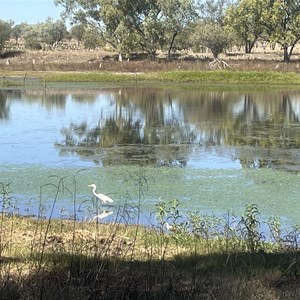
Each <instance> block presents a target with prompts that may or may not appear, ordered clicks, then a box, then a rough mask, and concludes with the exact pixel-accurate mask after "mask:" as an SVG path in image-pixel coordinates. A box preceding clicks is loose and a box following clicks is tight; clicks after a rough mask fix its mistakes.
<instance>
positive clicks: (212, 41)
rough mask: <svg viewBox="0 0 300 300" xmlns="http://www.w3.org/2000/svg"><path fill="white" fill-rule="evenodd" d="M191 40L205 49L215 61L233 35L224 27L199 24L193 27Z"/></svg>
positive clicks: (229, 42)
mask: <svg viewBox="0 0 300 300" xmlns="http://www.w3.org/2000/svg"><path fill="white" fill-rule="evenodd" d="M191 38H192V40H193V42H194V43H195V44H200V45H201V46H204V47H207V48H208V49H209V50H210V51H211V52H212V54H213V57H214V59H217V58H218V56H219V54H221V53H222V52H223V51H224V50H225V49H226V48H228V47H229V46H230V45H231V43H232V41H233V35H232V33H231V32H230V31H228V30H227V29H226V28H225V27H222V26H220V25H219V24H213V23H207V24H203V23H199V24H198V25H197V26H196V27H195V31H194V34H193V35H192V37H191Z"/></svg>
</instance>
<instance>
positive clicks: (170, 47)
mask: <svg viewBox="0 0 300 300" xmlns="http://www.w3.org/2000/svg"><path fill="white" fill-rule="evenodd" d="M176 36H177V32H175V33H174V34H173V36H172V40H171V43H170V46H169V49H168V60H169V61H170V60H171V51H172V48H173V45H174V41H175V38H176Z"/></svg>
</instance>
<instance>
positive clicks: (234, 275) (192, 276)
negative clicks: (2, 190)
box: [0, 200, 300, 299]
mask: <svg viewBox="0 0 300 300" xmlns="http://www.w3.org/2000/svg"><path fill="white" fill-rule="evenodd" d="M180 206H181V203H180V202H179V201H177V200H172V201H169V202H164V201H161V200H159V201H158V202H157V204H156V212H155V213H156V220H157V223H156V225H155V226H152V227H145V226H140V225H134V224H130V223H129V222H127V223H126V222H124V219H123V222H121V221H120V220H121V219H122V218H121V216H120V218H117V219H116V220H115V221H113V222H110V223H101V222H100V221H98V219H94V220H90V221H85V222H83V221H76V220H63V219H51V218H48V219H44V218H39V217H38V218H30V217H29V218H28V217H26V218H25V217H22V216H16V215H7V214H4V213H3V214H1V216H0V231H1V232H0V237H1V239H0V246H1V248H0V250H1V252H0V263H1V264H0V270H1V289H0V296H1V299H53V297H54V295H53V291H55V299H212V298H213V299H257V298H258V299H297V298H298V296H299V292H300V290H299V279H298V277H297V274H298V272H299V260H298V251H299V248H298V242H297V241H298V238H299V227H298V226H294V227H292V228H290V230H289V231H288V232H286V234H285V235H283V232H284V228H282V226H281V225H280V223H279V222H278V220H277V219H275V218H271V219H270V220H268V222H267V224H268V230H267V231H264V232H263V231H261V229H260V228H261V227H260V224H262V223H264V220H261V219H260V211H259V207H258V206H256V205H247V206H246V208H245V212H244V213H243V215H242V216H240V217H233V216H230V215H228V219H227V220H224V219H223V220H219V219H218V218H217V217H214V216H211V217H207V216H205V215H201V214H199V212H191V213H190V215H189V219H188V220H185V221H182V222H181V221H180V220H182V219H181V216H180V213H179V212H180ZM123 217H124V216H123Z"/></svg>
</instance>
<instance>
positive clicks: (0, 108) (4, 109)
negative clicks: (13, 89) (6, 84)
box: [0, 91, 9, 120]
mask: <svg viewBox="0 0 300 300" xmlns="http://www.w3.org/2000/svg"><path fill="white" fill-rule="evenodd" d="M8 118H9V105H8V103H7V92H5V91H0V119H1V120H6V119H8Z"/></svg>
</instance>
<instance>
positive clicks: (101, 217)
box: [90, 210, 113, 222]
mask: <svg viewBox="0 0 300 300" xmlns="http://www.w3.org/2000/svg"><path fill="white" fill-rule="evenodd" d="M112 213H113V211H108V210H104V211H103V212H102V213H101V214H99V215H96V216H95V217H93V218H91V219H90V222H93V221H95V220H97V219H104V218H106V217H108V216H109V215H111V214H112Z"/></svg>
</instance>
